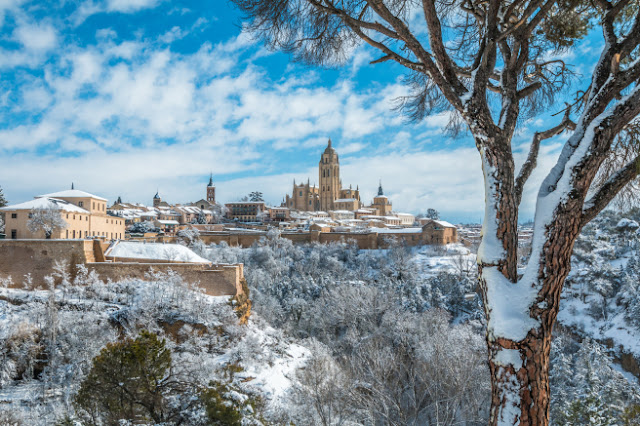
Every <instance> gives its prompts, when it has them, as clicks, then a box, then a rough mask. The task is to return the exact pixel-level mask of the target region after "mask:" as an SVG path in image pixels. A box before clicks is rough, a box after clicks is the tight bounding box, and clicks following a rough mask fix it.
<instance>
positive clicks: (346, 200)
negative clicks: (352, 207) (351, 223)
mask: <svg viewBox="0 0 640 426" xmlns="http://www.w3.org/2000/svg"><path fill="white" fill-rule="evenodd" d="M354 201H358V200H356V199H355V198H340V199H338V200H335V201H334V203H353V202H354Z"/></svg>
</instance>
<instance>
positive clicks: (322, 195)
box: [282, 139, 362, 212]
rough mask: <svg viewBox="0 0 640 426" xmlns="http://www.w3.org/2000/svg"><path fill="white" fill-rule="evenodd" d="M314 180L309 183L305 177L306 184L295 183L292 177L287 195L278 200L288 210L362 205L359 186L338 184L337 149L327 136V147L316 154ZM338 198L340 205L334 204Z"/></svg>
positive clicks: (352, 207) (347, 208) (346, 207)
mask: <svg viewBox="0 0 640 426" xmlns="http://www.w3.org/2000/svg"><path fill="white" fill-rule="evenodd" d="M318 181H319V182H320V183H319V185H318V186H317V187H316V185H315V184H314V185H313V186H312V185H310V183H309V180H307V183H306V184H300V185H296V182H295V180H294V181H293V190H292V193H291V195H287V196H286V197H285V199H284V200H283V202H282V207H287V208H289V209H291V210H298V211H305V212H317V211H325V212H326V211H330V210H349V211H355V210H357V209H359V208H360V207H362V202H361V201H360V190H359V188H356V189H355V190H354V189H352V188H351V187H349V188H347V189H343V188H342V181H341V180H340V160H339V158H338V153H337V152H336V150H335V149H334V148H333V146H332V144H331V139H329V141H328V142H327V147H326V148H325V150H324V152H323V153H322V154H321V155H320V161H319V163H318ZM336 201H339V202H340V203H341V204H340V206H336Z"/></svg>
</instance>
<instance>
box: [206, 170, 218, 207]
mask: <svg viewBox="0 0 640 426" xmlns="http://www.w3.org/2000/svg"><path fill="white" fill-rule="evenodd" d="M207 201H208V202H210V203H211V204H215V203H216V187H215V185H214V184H213V173H211V175H210V176H209V184H208V185H207Z"/></svg>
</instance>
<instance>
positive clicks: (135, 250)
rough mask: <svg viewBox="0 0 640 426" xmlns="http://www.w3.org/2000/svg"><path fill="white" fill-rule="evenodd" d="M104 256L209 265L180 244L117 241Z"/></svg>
mask: <svg viewBox="0 0 640 426" xmlns="http://www.w3.org/2000/svg"><path fill="white" fill-rule="evenodd" d="M105 255H106V256H113V257H129V258H134V259H154V260H167V261H168V262H170V261H179V262H191V263H211V262H210V261H208V260H207V259H204V258H202V257H200V256H198V255H197V254H195V253H194V252H193V251H191V250H189V249H188V248H187V247H185V246H182V245H180V244H159V243H137V242H132V241H119V242H118V243H117V244H115V245H114V246H112V247H111V248H109V249H108V250H107V252H106V253H105Z"/></svg>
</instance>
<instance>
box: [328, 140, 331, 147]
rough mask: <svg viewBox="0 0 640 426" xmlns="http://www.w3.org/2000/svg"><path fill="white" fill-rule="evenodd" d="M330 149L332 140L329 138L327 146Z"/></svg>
mask: <svg viewBox="0 0 640 426" xmlns="http://www.w3.org/2000/svg"><path fill="white" fill-rule="evenodd" d="M327 147H328V148H331V138H329V144H328V145H327Z"/></svg>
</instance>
